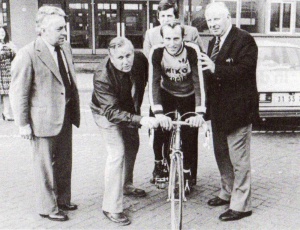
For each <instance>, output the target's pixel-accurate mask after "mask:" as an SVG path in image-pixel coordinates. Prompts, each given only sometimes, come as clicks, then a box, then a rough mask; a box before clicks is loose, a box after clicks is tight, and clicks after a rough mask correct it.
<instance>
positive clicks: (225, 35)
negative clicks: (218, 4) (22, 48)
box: [219, 24, 232, 50]
mask: <svg viewBox="0 0 300 230" xmlns="http://www.w3.org/2000/svg"><path fill="white" fill-rule="evenodd" d="M231 28H232V24H230V26H229V27H228V28H227V30H226V32H225V34H223V35H222V36H220V44H219V50H221V48H222V45H223V44H224V42H225V39H226V38H227V36H228V34H229V32H230V30H231Z"/></svg>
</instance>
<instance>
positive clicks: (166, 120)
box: [155, 114, 173, 131]
mask: <svg viewBox="0 0 300 230" xmlns="http://www.w3.org/2000/svg"><path fill="white" fill-rule="evenodd" d="M155 118H156V119H157V120H158V122H159V125H160V127H161V128H163V129H166V130H169V131H170V130H171V129H172V127H173V124H172V119H171V118H170V117H168V116H166V115H164V114H156V115H155Z"/></svg>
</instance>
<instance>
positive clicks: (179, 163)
mask: <svg viewBox="0 0 300 230" xmlns="http://www.w3.org/2000/svg"><path fill="white" fill-rule="evenodd" d="M176 114H177V119H176V121H175V122H173V124H174V126H175V129H174V130H173V131H172V135H171V139H170V150H171V154H170V172H169V188H168V200H169V201H171V226H172V229H174V230H175V229H176V230H177V229H181V228H182V201H186V197H185V191H184V176H183V152H182V151H181V137H180V133H181V125H183V124H186V123H184V122H181V121H180V119H181V117H180V115H179V114H178V113H176ZM176 172H177V173H176ZM176 182H178V184H179V186H178V198H175V193H176V184H177V183H176ZM175 202H177V203H175Z"/></svg>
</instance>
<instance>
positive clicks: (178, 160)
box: [157, 111, 209, 229]
mask: <svg viewBox="0 0 300 230" xmlns="http://www.w3.org/2000/svg"><path fill="white" fill-rule="evenodd" d="M172 113H174V114H175V119H176V120H174V121H172V124H173V130H172V132H171V138H170V145H169V146H170V147H169V151H170V154H169V155H170V166H169V180H168V181H169V187H168V201H170V202H171V226H172V229H181V228H182V202H183V201H186V200H187V199H186V196H185V190H186V189H188V190H189V189H190V188H185V187H184V173H183V152H182V151H181V137H180V133H181V126H183V125H185V126H189V125H190V124H188V123H187V122H184V121H182V120H181V119H182V117H184V116H186V115H188V114H195V115H197V113H194V112H188V113H185V114H183V115H182V116H181V115H180V114H179V113H178V112H177V111H174V112H170V113H167V114H166V115H170V114H172ZM203 124H204V126H205V129H206V137H207V138H206V145H208V140H209V139H208V138H209V133H208V132H209V131H208V129H207V124H206V123H205V122H204V123H203ZM164 182H166V181H165V180H164ZM187 185H188V184H186V186H187ZM157 186H159V185H157ZM189 192H190V191H189Z"/></svg>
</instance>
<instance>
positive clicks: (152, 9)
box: [149, 1, 160, 28]
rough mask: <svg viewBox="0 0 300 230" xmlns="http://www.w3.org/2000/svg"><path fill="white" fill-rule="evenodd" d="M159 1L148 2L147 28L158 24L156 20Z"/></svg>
mask: <svg viewBox="0 0 300 230" xmlns="http://www.w3.org/2000/svg"><path fill="white" fill-rule="evenodd" d="M158 4H159V1H158V2H150V3H149V19H150V21H149V23H150V25H149V28H153V27H155V26H159V25H160V24H159V21H158V20H157V7H158Z"/></svg>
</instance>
